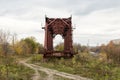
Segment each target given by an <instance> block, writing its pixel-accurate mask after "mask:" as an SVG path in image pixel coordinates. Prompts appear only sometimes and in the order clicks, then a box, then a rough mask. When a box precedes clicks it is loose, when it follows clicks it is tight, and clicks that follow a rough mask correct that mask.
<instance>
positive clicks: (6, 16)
mask: <svg viewBox="0 0 120 80" xmlns="http://www.w3.org/2000/svg"><path fill="white" fill-rule="evenodd" d="M45 14H46V15H47V16H48V17H60V18H62V17H66V18H67V17H69V16H70V15H72V21H73V22H72V25H73V27H76V29H75V30H74V31H73V41H74V43H80V44H82V45H87V43H88V41H89V44H90V45H94V46H95V45H97V44H99V45H100V44H103V43H105V44H106V43H108V41H110V40H113V39H120V0H0V29H3V30H9V31H10V32H12V33H16V34H17V35H18V38H19V39H20V38H24V37H28V36H34V37H35V38H36V39H37V41H39V42H40V43H44V30H42V29H41V27H43V26H44V19H45ZM62 41H63V40H62V38H61V37H60V36H56V38H55V39H54V43H55V44H57V43H59V42H62Z"/></svg>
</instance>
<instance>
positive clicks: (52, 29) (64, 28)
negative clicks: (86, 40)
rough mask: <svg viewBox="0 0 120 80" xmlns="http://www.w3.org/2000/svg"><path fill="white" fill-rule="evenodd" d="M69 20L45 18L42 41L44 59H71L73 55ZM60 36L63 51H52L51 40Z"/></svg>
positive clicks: (70, 22)
mask: <svg viewBox="0 0 120 80" xmlns="http://www.w3.org/2000/svg"><path fill="white" fill-rule="evenodd" d="M71 19H72V18H71V17H69V18H48V17H45V27H43V29H44V30H45V40H44V49H45V52H44V57H51V56H57V57H72V56H73V54H74V51H73V46H72V43H73V41H72V21H71ZM58 34H59V35H61V36H62V37H63V39H64V50H63V51H54V48H53V38H55V36H56V35H58Z"/></svg>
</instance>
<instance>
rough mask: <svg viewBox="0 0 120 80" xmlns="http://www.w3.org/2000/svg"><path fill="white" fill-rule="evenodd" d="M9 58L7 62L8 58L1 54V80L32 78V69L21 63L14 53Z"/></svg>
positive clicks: (25, 79) (26, 79) (28, 79)
mask: <svg viewBox="0 0 120 80" xmlns="http://www.w3.org/2000/svg"><path fill="white" fill-rule="evenodd" d="M7 60H8V62H7V63H6V58H5V57H4V56H0V80H31V77H32V76H33V74H34V71H33V70H32V69H30V68H28V67H25V66H23V65H22V64H19V63H18V62H17V61H16V57H14V56H13V55H9V57H8V58H7ZM6 64H7V65H6Z"/></svg>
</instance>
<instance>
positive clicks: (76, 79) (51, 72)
mask: <svg viewBox="0 0 120 80" xmlns="http://www.w3.org/2000/svg"><path fill="white" fill-rule="evenodd" d="M27 60H28V59H27ZM27 60H23V61H20V63H22V64H23V65H25V66H27V67H30V68H31V69H33V70H35V74H34V76H33V78H32V80H40V74H39V72H38V71H43V72H45V73H46V74H47V75H48V76H47V79H46V80H53V77H54V75H58V76H61V77H65V78H68V79H72V80H92V79H88V78H84V77H80V76H78V75H72V74H69V73H65V72H59V71H57V70H53V69H49V68H44V67H41V66H38V65H35V64H29V63H26V61H27Z"/></svg>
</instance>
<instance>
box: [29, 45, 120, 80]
mask: <svg viewBox="0 0 120 80" xmlns="http://www.w3.org/2000/svg"><path fill="white" fill-rule="evenodd" d="M110 44H111V43H110ZM57 46H58V45H57ZM77 46H78V45H77ZM110 46H111V45H109V44H108V45H106V46H104V47H103V46H100V47H97V50H96V51H98V50H99V52H100V53H96V54H95V55H94V54H90V53H89V52H88V49H87V47H82V46H80V45H79V48H78V47H77V48H78V49H82V51H79V54H77V55H75V56H74V57H73V58H72V59H64V58H61V59H58V58H56V59H55V58H53V59H51V58H50V59H48V60H47V61H46V62H43V59H42V55H34V56H33V57H32V58H31V62H32V63H37V65H40V66H44V67H48V68H52V69H56V70H59V71H63V72H67V73H71V74H76V75H80V76H83V77H88V78H91V79H94V80H119V79H120V64H119V62H120V61H116V58H115V56H116V57H118V54H119V53H120V52H119V51H118V52H119V53H117V52H116V51H114V50H116V49H115V48H112V50H113V53H115V54H113V53H109V52H111V51H110V50H111V49H110V48H108V47H110ZM114 46H115V45H114ZM117 46H118V45H117ZM119 46H120V45H119ZM58 48H60V47H58ZM60 49H61V48H60ZM107 51H109V52H107ZM116 54H117V55H116ZM110 55H114V56H111V58H110V57H108V56H110ZM119 58H120V57H119ZM117 60H118V59H117ZM115 61H116V62H115Z"/></svg>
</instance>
